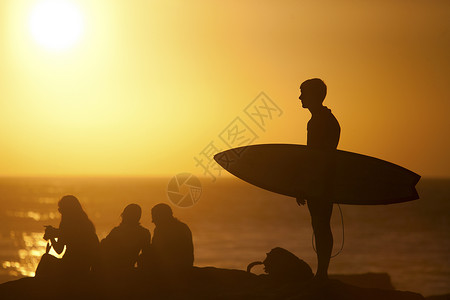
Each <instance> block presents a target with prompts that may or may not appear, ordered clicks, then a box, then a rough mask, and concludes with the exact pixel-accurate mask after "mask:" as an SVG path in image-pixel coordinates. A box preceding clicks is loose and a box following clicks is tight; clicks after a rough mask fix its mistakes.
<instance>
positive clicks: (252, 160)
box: [214, 144, 420, 205]
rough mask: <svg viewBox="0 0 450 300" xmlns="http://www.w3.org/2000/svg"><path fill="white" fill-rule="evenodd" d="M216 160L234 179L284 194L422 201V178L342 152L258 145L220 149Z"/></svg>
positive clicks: (361, 201) (348, 200)
mask: <svg viewBox="0 0 450 300" xmlns="http://www.w3.org/2000/svg"><path fill="white" fill-rule="evenodd" d="M214 159H215V161H216V162H217V163H218V164H219V165H220V166H222V167H223V168H224V169H225V170H227V171H228V172H230V173H231V174H233V175H235V176H236V177H238V178H240V179H242V180H244V181H246V182H248V183H250V184H253V185H255V186H258V187H260V188H263V189H266V190H268V191H271V192H275V193H279V194H283V195H286V196H291V197H297V195H302V196H303V197H304V198H305V199H314V198H327V199H330V200H331V201H332V202H334V203H341V204H355V205H379V204H392V203H400V202H406V201H411V200H416V199H419V195H418V193H417V191H416V188H415V186H416V184H417V183H418V182H419V180H420V176H419V175H418V174H416V173H414V172H412V171H410V170H407V169H405V168H403V167H401V166H398V165H396V164H393V163H390V162H387V161H384V160H381V159H378V158H375V157H371V156H366V155H362V154H357V153H353V152H348V151H342V150H326V151H324V150H313V149H311V148H309V147H307V146H305V145H294V144H260V145H250V146H244V147H238V148H233V149H229V150H226V151H223V152H220V153H218V154H216V155H215V156H214Z"/></svg>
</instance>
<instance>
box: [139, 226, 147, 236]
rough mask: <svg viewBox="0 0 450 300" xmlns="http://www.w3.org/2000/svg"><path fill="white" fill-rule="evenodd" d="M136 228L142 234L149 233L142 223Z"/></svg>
mask: <svg viewBox="0 0 450 300" xmlns="http://www.w3.org/2000/svg"><path fill="white" fill-rule="evenodd" d="M138 230H139V232H140V233H141V234H142V235H150V230H148V229H147V228H145V227H143V226H142V225H139V227H138Z"/></svg>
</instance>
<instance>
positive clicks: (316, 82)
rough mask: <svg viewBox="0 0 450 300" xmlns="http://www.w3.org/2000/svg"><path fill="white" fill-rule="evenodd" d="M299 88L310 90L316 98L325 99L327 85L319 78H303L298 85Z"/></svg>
mask: <svg viewBox="0 0 450 300" xmlns="http://www.w3.org/2000/svg"><path fill="white" fill-rule="evenodd" d="M300 89H302V90H310V91H312V93H313V94H314V95H315V96H316V97H317V99H320V100H321V102H323V100H325V96H326V95H327V85H326V84H325V82H323V80H322V79H320V78H312V79H308V80H305V81H304V82H303V83H302V84H301V85H300Z"/></svg>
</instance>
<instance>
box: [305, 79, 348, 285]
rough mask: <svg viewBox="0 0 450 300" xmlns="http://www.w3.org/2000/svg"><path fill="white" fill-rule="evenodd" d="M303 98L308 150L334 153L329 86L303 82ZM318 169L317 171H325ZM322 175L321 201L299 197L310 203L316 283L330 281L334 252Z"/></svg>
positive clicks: (335, 140) (329, 206)
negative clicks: (327, 98)
mask: <svg viewBox="0 0 450 300" xmlns="http://www.w3.org/2000/svg"><path fill="white" fill-rule="evenodd" d="M300 92H301V93H300V97H299V99H300V100H301V103H302V107H303V108H306V109H308V110H309V111H310V112H311V119H310V120H309V122H308V125H307V131H308V135H307V146H308V148H311V149H317V150H333V149H336V148H337V145H338V143H339V137H340V132H341V128H340V126H339V122H338V121H337V119H336V118H335V117H334V115H333V114H332V113H331V110H330V109H329V108H327V107H326V106H323V101H324V99H325V96H326V94H327V86H326V85H325V83H324V82H323V81H322V80H321V79H319V78H313V79H309V80H306V81H304V82H303V83H302V84H301V85H300ZM322 168H323V165H322V166H318V169H322ZM316 171H317V172H318V174H320V175H321V177H322V178H321V179H319V180H322V184H323V185H322V186H323V189H324V190H325V191H324V192H323V196H322V197H315V198H308V199H305V197H304V195H298V196H297V203H298V204H299V205H304V204H305V203H306V202H307V205H308V209H309V213H310V215H311V223H312V227H313V230H314V236H315V239H316V248H317V261H318V265H317V272H316V275H315V278H316V279H319V280H326V279H328V266H329V264H330V257H331V251H332V248H333V234H332V232H331V226H330V220H331V213H332V211H333V203H332V201H331V199H330V198H329V197H327V196H326V195H327V191H326V190H327V188H328V189H329V184H330V181H329V179H330V176H328V175H329V174H327V173H329V172H327V170H326V169H325V170H316Z"/></svg>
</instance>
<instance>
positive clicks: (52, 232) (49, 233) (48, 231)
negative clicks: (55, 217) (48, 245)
mask: <svg viewBox="0 0 450 300" xmlns="http://www.w3.org/2000/svg"><path fill="white" fill-rule="evenodd" d="M44 227H45V234H44V240H49V239H54V238H55V237H57V236H58V232H59V230H58V229H57V228H55V227H53V226H50V225H48V226H44Z"/></svg>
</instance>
